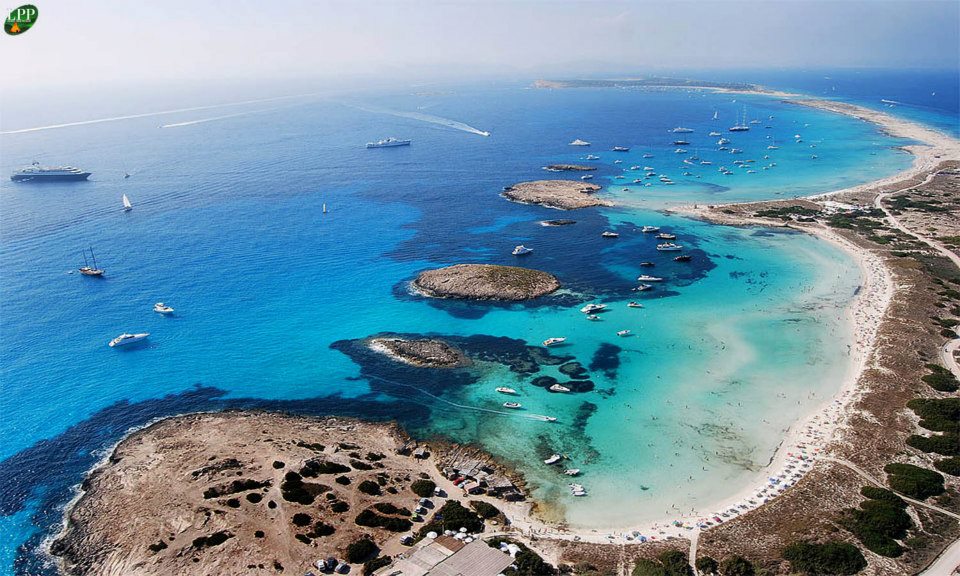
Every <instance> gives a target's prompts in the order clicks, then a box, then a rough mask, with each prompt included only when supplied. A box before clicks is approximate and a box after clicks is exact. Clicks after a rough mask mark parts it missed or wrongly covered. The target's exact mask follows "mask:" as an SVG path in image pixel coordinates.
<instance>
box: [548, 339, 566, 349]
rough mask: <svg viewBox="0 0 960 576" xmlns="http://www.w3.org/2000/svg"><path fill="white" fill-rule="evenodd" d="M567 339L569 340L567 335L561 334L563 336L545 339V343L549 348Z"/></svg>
mask: <svg viewBox="0 0 960 576" xmlns="http://www.w3.org/2000/svg"><path fill="white" fill-rule="evenodd" d="M566 341H567V339H566V337H562V336H561V337H558V338H547V339H546V340H544V341H543V345H544V346H546V347H547V348H549V347H550V346H556V345H557V344H563V343H564V342H566Z"/></svg>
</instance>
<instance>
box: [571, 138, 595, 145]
mask: <svg viewBox="0 0 960 576" xmlns="http://www.w3.org/2000/svg"><path fill="white" fill-rule="evenodd" d="M589 145H590V143H589V142H587V141H586V140H581V139H579V138H577V139H576V140H574V141H573V142H571V143H570V146H589Z"/></svg>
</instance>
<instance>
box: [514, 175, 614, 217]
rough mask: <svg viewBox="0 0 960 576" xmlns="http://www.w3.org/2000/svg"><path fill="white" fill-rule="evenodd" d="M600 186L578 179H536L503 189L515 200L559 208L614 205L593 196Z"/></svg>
mask: <svg viewBox="0 0 960 576" xmlns="http://www.w3.org/2000/svg"><path fill="white" fill-rule="evenodd" d="M600 188H601V187H600V186H598V185H596V184H588V183H585V182H580V181H577V180H534V181H532V182H520V183H518V184H514V185H513V186H507V187H506V188H504V189H503V196H504V198H506V199H508V200H512V201H514V202H521V203H523V204H539V205H540V206H546V207H547V208H557V209H559V210H575V209H577V208H589V207H591V206H613V203H611V202H609V201H607V200H602V199H600V198H597V197H596V196H593V194H594V193H595V192H597V191H599V190H600Z"/></svg>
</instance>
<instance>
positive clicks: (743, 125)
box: [728, 106, 750, 132]
mask: <svg viewBox="0 0 960 576" xmlns="http://www.w3.org/2000/svg"><path fill="white" fill-rule="evenodd" d="M737 120H739V122H737V124H736V126H731V127H730V128H728V130H730V131H731V132H749V131H750V125H749V124H747V107H746V106H744V107H743V119H742V120H740V119H739V118H738V119H737Z"/></svg>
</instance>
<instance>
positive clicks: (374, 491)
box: [357, 480, 380, 496]
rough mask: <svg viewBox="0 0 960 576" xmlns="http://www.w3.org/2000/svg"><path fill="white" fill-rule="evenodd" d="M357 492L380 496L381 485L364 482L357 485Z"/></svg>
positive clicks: (369, 481) (368, 481)
mask: <svg viewBox="0 0 960 576" xmlns="http://www.w3.org/2000/svg"><path fill="white" fill-rule="evenodd" d="M357 490H359V491H361V492H363V493H364V494H369V495H370V496H379V495H380V485H379V484H377V483H376V482H374V481H373V480H364V481H363V482H361V483H360V484H359V485H357Z"/></svg>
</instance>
